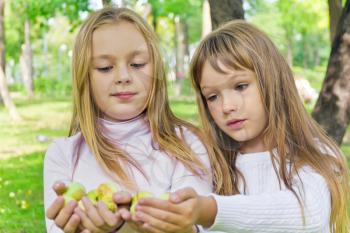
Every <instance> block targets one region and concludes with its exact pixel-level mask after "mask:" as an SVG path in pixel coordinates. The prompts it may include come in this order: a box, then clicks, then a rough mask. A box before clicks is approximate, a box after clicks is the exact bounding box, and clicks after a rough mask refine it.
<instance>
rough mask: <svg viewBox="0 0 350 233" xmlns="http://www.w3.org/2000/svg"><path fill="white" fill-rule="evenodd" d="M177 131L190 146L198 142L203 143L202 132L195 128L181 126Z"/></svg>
mask: <svg viewBox="0 0 350 233" xmlns="http://www.w3.org/2000/svg"><path fill="white" fill-rule="evenodd" d="M175 131H176V134H177V135H178V136H179V137H180V138H181V139H183V140H184V141H185V142H186V143H187V144H189V145H191V144H192V143H197V142H200V143H202V139H201V138H202V135H201V131H200V130H199V129H197V128H195V127H193V128H189V127H186V126H180V127H176V128H175Z"/></svg>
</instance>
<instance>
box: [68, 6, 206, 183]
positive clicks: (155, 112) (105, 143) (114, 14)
mask: <svg viewBox="0 0 350 233" xmlns="http://www.w3.org/2000/svg"><path fill="white" fill-rule="evenodd" d="M121 21H126V22H129V23H132V24H133V25H134V26H135V27H136V28H137V29H138V30H139V31H140V33H141V34H142V35H143V36H144V38H145V40H146V43H147V46H148V50H149V52H150V57H151V60H152V65H153V67H152V68H153V79H152V80H153V81H152V82H153V83H152V87H151V90H150V93H149V97H148V103H147V106H146V110H145V112H146V118H147V119H148V121H149V125H150V130H151V134H152V137H153V141H154V142H156V143H158V146H159V149H160V150H163V151H165V152H166V153H167V154H168V155H169V156H172V157H173V158H174V159H176V160H178V161H180V162H181V163H183V164H184V165H185V166H186V167H187V168H188V169H190V170H191V171H192V172H193V173H194V174H196V175H202V174H204V173H203V172H207V169H206V168H205V167H204V165H203V164H202V163H201V161H200V160H199V159H198V157H197V156H196V155H195V154H194V152H193V151H192V150H191V148H190V147H189V145H187V144H186V142H185V141H184V135H183V129H182V126H184V127H186V128H188V129H189V130H191V131H192V132H193V133H195V134H196V135H197V136H199V137H200V138H201V135H200V133H199V131H198V130H197V129H196V128H195V127H194V126H192V125H191V124H189V123H187V122H185V121H182V120H180V119H178V118H177V117H175V115H174V114H173V113H172V111H171V109H170V107H169V103H168V96H167V88H166V79H165V72H164V65H163V62H162V59H161V56H160V52H159V48H158V46H157V43H156V42H157V39H156V36H155V33H154V32H153V30H152V28H151V27H150V26H149V25H148V24H147V23H146V22H145V21H144V20H143V19H142V18H141V17H140V16H139V15H137V14H136V13H135V12H133V11H131V10H129V9H127V8H113V7H106V8H104V9H101V10H99V11H97V12H95V13H93V14H91V15H90V17H89V18H88V19H87V20H86V21H85V23H84V24H83V25H82V26H81V28H80V30H79V33H78V34H77V37H76V42H75V47H74V51H73V62H72V75H73V97H74V99H73V103H74V104H73V117H72V120H71V126H70V131H69V135H70V136H71V135H74V134H76V133H77V132H81V133H82V140H85V142H86V144H87V145H88V147H89V149H90V150H91V152H92V153H93V155H94V156H95V158H96V160H97V161H98V162H99V164H100V165H101V166H102V167H103V168H104V169H105V170H106V171H107V172H108V173H109V174H110V175H111V176H112V177H113V178H114V179H116V180H117V181H118V182H120V183H122V184H124V185H125V186H127V187H129V188H130V189H136V185H135V182H134V181H133V180H132V179H131V178H130V177H128V175H127V174H126V173H125V172H124V170H123V167H122V166H121V162H127V163H129V164H130V165H132V166H135V167H136V168H138V169H139V170H141V169H140V166H139V164H137V162H136V161H135V160H133V159H132V158H131V157H130V156H128V155H127V154H126V152H125V151H122V150H121V149H120V148H117V147H116V146H115V145H114V144H112V143H111V142H110V141H109V140H108V138H106V137H105V136H104V135H103V133H102V132H101V129H100V126H99V124H98V117H99V109H98V107H97V105H96V103H95V102H94V98H93V95H92V91H91V77H90V74H89V68H90V66H91V58H92V48H91V47H92V34H93V32H94V31H95V30H96V29H97V28H98V27H100V26H102V25H105V24H115V23H118V22H121ZM176 128H178V129H179V130H180V135H181V136H179V135H178V134H177V133H176ZM77 154H79V150H78V153H77ZM141 171H142V170H141ZM143 174H144V173H143ZM144 175H145V174H144Z"/></svg>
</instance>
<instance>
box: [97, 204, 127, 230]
mask: <svg viewBox="0 0 350 233" xmlns="http://www.w3.org/2000/svg"><path fill="white" fill-rule="evenodd" d="M96 208H97V211H98V213H99V214H100V216H101V217H102V219H103V220H104V222H105V223H106V224H107V225H108V226H109V227H117V226H120V224H122V222H123V219H122V218H121V216H120V213H118V212H116V213H112V212H111V211H109V210H108V208H107V206H106V205H105V204H104V203H103V202H101V201H99V202H98V203H97V206H96Z"/></svg>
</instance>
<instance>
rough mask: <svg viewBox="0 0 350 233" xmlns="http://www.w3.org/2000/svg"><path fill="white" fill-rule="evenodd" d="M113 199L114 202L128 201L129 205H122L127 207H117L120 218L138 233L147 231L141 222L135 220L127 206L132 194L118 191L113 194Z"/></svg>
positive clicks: (146, 232)
mask: <svg viewBox="0 0 350 233" xmlns="http://www.w3.org/2000/svg"><path fill="white" fill-rule="evenodd" d="M113 200H114V201H115V202H116V203H129V206H124V207H127V208H119V207H118V212H119V213H120V215H121V217H122V219H123V220H124V221H126V222H127V223H128V225H129V226H130V227H131V228H132V229H133V230H135V231H137V232H140V233H148V231H146V230H145V229H144V228H143V227H142V225H143V222H140V221H137V220H136V219H135V217H134V216H132V215H131V213H130V211H129V208H130V204H131V200H132V196H131V195H130V194H129V193H127V192H118V193H116V194H114V196H113Z"/></svg>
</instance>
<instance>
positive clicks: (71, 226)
mask: <svg viewBox="0 0 350 233" xmlns="http://www.w3.org/2000/svg"><path fill="white" fill-rule="evenodd" d="M79 224H80V217H79V216H78V215H77V214H73V215H72V216H71V217H70V219H69V220H68V222H67V224H66V226H65V227H64V229H63V231H64V232H65V233H74V232H76V231H77V230H78V226H79Z"/></svg>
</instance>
